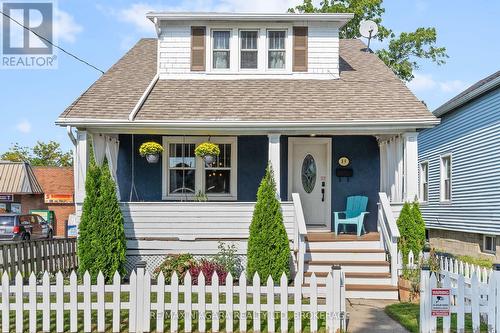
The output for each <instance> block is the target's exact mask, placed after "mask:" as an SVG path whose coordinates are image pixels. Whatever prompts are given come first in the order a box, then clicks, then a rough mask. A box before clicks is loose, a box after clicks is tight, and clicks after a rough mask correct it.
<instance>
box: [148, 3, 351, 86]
mask: <svg viewBox="0 0 500 333" xmlns="http://www.w3.org/2000/svg"><path fill="white" fill-rule="evenodd" d="M352 16H353V15H352V14H250V13H245V14H238V13H224V14H221V13H149V14H148V18H150V19H151V20H152V21H153V22H154V23H155V25H156V30H157V33H158V73H159V75H160V78H161V79H187V78H192V79H199V78H203V79H238V78H273V79H274V78H283V79H288V78H313V79H336V78H338V77H339V29H340V28H341V27H342V26H343V25H344V24H346V23H347V22H348V21H349V20H350V19H351V18H352Z"/></svg>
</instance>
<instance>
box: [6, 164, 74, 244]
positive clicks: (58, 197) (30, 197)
mask: <svg viewBox="0 0 500 333" xmlns="http://www.w3.org/2000/svg"><path fill="white" fill-rule="evenodd" d="M73 187H74V180H73V168H59V167H32V166H31V165H30V164H28V163H24V162H10V161H0V212H14V213H19V214H28V213H30V211H32V210H43V211H46V210H50V211H53V212H54V215H53V217H54V221H53V223H54V225H53V227H54V236H56V237H64V236H65V235H66V221H67V220H68V218H69V215H71V214H74V213H75V204H74V200H73V197H74V189H73Z"/></svg>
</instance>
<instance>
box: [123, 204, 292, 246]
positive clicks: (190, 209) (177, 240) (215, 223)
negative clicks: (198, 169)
mask: <svg viewBox="0 0 500 333" xmlns="http://www.w3.org/2000/svg"><path fill="white" fill-rule="evenodd" d="M254 205H255V203H252V202H204V203H198V202H147V203H122V204H121V208H122V212H123V216H124V219H125V236H126V237H127V254H129V255H138V254H141V255H153V254H157V255H160V254H162V255H163V254H168V253H180V252H189V253H192V254H195V255H206V254H215V253H217V246H218V241H219V240H221V241H225V242H227V243H234V244H236V247H237V250H238V253H239V254H246V246H247V239H248V236H249V227H250V223H251V221H252V215H253V208H254ZM282 208H283V221H284V224H285V228H286V231H287V233H288V237H289V239H290V240H291V239H292V237H293V225H294V216H295V215H294V208H293V203H291V202H283V203H282Z"/></svg>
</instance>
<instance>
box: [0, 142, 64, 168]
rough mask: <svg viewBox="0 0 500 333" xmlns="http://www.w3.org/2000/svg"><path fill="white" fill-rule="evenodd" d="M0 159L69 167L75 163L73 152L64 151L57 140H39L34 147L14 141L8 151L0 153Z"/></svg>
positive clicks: (36, 164) (37, 164)
mask: <svg viewBox="0 0 500 333" xmlns="http://www.w3.org/2000/svg"><path fill="white" fill-rule="evenodd" d="M0 159H1V160H4V161H12V162H27V163H30V164H31V165H33V166H55V167H68V166H72V165H73V155H72V153H71V152H64V151H63V150H62V149H61V144H59V143H57V142H55V141H49V142H47V143H45V142H42V141H38V142H37V144H36V145H35V146H33V147H32V148H30V147H23V146H21V145H19V144H18V143H14V144H13V145H12V146H11V147H10V148H9V150H8V151H6V152H5V153H3V154H2V155H0Z"/></svg>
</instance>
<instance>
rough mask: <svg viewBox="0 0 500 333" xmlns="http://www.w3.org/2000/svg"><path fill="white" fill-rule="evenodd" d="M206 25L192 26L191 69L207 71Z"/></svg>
mask: <svg viewBox="0 0 500 333" xmlns="http://www.w3.org/2000/svg"><path fill="white" fill-rule="evenodd" d="M205 31H206V28H205V27H191V71H202V72H203V71H205Z"/></svg>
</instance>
